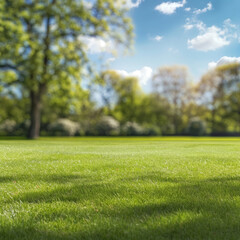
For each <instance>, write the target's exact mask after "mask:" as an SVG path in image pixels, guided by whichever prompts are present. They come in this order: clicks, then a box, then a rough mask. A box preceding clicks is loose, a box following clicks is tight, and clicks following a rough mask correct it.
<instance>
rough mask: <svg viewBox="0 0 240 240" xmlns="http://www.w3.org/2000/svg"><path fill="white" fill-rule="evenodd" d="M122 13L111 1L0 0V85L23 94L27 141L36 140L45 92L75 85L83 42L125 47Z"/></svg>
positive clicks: (128, 31) (128, 30)
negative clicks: (27, 117)
mask: <svg viewBox="0 0 240 240" xmlns="http://www.w3.org/2000/svg"><path fill="white" fill-rule="evenodd" d="M126 10H127V9H126V8H125V7H124V3H123V2H122V1H117V2H116V1H114V0H92V1H84V0H58V1H57V0H34V1H33V0H18V1H15V0H1V2H0V53H1V55H0V70H1V72H2V74H1V75H0V85H1V86H4V88H7V87H9V86H15V87H16V88H19V89H23V90H24V91H27V93H28V97H29V99H30V102H31V108H30V119H31V125H30V130H29V135H28V136H29V138H37V137H38V136H39V131H40V122H41V108H42V102H43V96H44V95H46V93H47V92H48V91H49V89H50V88H52V86H54V84H56V83H57V82H58V83H59V82H61V84H63V85H64V84H65V85H66V84H68V83H69V82H70V83H72V82H75V83H79V80H80V76H81V71H82V67H83V65H84V63H86V62H87V54H86V53H87V50H88V49H87V48H86V44H85V43H86V42H88V41H91V40H93V38H94V39H98V40H99V39H101V40H103V39H105V40H106V41H111V40H114V41H115V43H116V44H122V45H123V46H129V44H130V42H131V39H132V25H131V21H130V19H129V18H128V17H127V15H126V12H127V11H126ZM69 87H72V84H70V86H69Z"/></svg>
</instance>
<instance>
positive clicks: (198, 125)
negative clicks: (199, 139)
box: [187, 118, 206, 136]
mask: <svg viewBox="0 0 240 240" xmlns="http://www.w3.org/2000/svg"><path fill="white" fill-rule="evenodd" d="M187 134H188V135H190V136H203V135H205V134H206V124H205V122H204V121H202V120H201V119H199V118H193V119H191V120H190V121H189V123H188V127H187Z"/></svg>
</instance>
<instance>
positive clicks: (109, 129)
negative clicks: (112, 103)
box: [96, 116, 120, 136]
mask: <svg viewBox="0 0 240 240" xmlns="http://www.w3.org/2000/svg"><path fill="white" fill-rule="evenodd" d="M119 130H120V124H119V122H118V121H117V120H116V119H114V118H113V117H110V116H104V117H102V118H101V119H100V120H99V121H98V122H97V124H96V134H97V135H99V136H116V135H118V134H119Z"/></svg>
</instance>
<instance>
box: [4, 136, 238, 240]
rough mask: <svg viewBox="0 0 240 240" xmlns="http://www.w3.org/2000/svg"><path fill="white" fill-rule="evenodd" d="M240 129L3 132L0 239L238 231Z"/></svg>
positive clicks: (213, 235) (121, 238)
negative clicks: (53, 134)
mask: <svg viewBox="0 0 240 240" xmlns="http://www.w3.org/2000/svg"><path fill="white" fill-rule="evenodd" d="M239 160H240V138H237V137H227V138H222V137H216V138H208V137H203V138H195V137H149V138H146V137H141V138H138V137H131V138H126V137H121V138H119V137H114V138H105V137H97V138H94V137H83V138H82V137H80V138H41V139H39V140H35V141H29V140H24V139H14V138H5V139H2V140H1V139H0V171H1V175H0V191H1V194H0V206H1V207H0V239H4V240H5V239H6V240H7V239H17V240H22V239H36V240H38V239H47V240H48V239H67V240H68V239H111V240H112V239H116V240H128V239H144V240H145V239H146V240H148V239H153V240H155V239H182V240H183V239H184V240H185V239H204V240H206V239H240V237H239V236H240V234H239V233H240V224H239V222H240V170H239V169H240V161H239Z"/></svg>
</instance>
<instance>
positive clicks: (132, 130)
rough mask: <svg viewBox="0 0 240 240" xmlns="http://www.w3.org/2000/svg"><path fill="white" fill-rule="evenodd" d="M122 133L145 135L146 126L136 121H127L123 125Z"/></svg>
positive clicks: (126, 134)
mask: <svg viewBox="0 0 240 240" xmlns="http://www.w3.org/2000/svg"><path fill="white" fill-rule="evenodd" d="M122 135H125V136H141V135H144V128H143V127H142V126H140V125H139V124H138V123H136V122H127V123H125V124H124V126H123V127H122Z"/></svg>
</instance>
